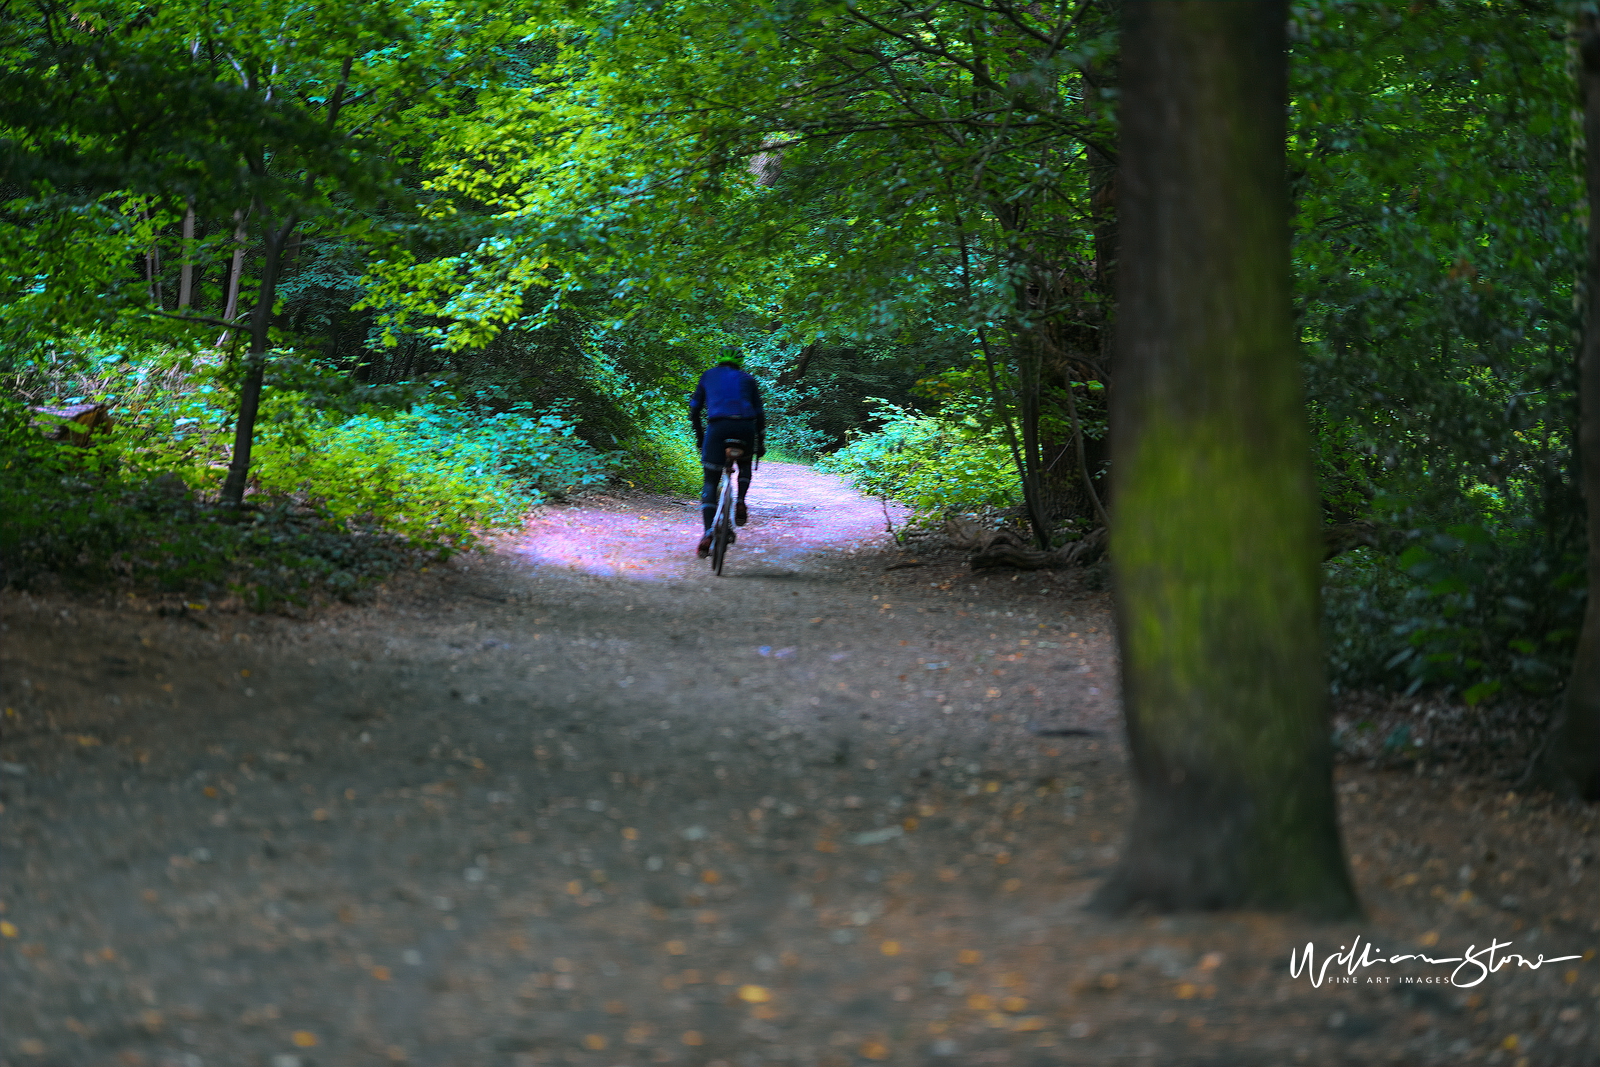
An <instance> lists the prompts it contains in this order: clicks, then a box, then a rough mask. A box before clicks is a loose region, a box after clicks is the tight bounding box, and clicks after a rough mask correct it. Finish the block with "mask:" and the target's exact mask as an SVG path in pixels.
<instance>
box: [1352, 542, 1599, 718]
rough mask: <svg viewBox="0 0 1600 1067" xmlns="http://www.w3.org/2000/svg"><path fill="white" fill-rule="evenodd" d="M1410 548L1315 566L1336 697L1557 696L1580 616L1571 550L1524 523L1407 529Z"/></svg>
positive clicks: (1471, 699)
mask: <svg viewBox="0 0 1600 1067" xmlns="http://www.w3.org/2000/svg"><path fill="white" fill-rule="evenodd" d="M1411 541H1412V543H1411V545H1410V546H1409V547H1407V548H1406V549H1405V550H1404V551H1403V552H1400V553H1399V554H1397V555H1391V554H1384V553H1380V552H1377V551H1374V550H1372V549H1368V548H1362V549H1357V550H1356V551H1354V552H1350V553H1348V554H1346V555H1343V556H1339V557H1337V558H1335V559H1334V560H1332V561H1330V562H1329V563H1328V564H1327V565H1326V566H1325V568H1324V583H1325V584H1324V590H1323V595H1324V605H1325V608H1324V610H1325V616H1326V620H1327V623H1326V629H1327V643H1328V653H1329V666H1330V674H1331V677H1332V681H1333V683H1334V685H1335V687H1336V688H1354V687H1375V688H1385V689H1399V690H1402V691H1405V692H1408V693H1410V692H1416V691H1417V690H1419V689H1424V688H1426V689H1439V690H1445V691H1448V692H1454V693H1457V694H1459V695H1460V696H1461V697H1462V698H1463V699H1464V700H1466V701H1467V702H1468V703H1470V704H1476V703H1479V702H1481V701H1483V700H1486V699H1488V698H1490V697H1492V696H1494V695H1495V694H1496V693H1499V692H1501V691H1503V690H1504V691H1512V690H1515V691H1520V692H1524V693H1533V694H1549V693H1552V692H1554V691H1556V690H1558V689H1559V688H1560V687H1561V685H1562V684H1563V683H1564V682H1565V680H1566V672H1567V670H1568V668H1569V667H1570V665H1571V662H1572V653H1573V648H1574V645H1575V643H1576V638H1577V633H1578V628H1579V626H1580V625H1581V622H1582V617H1583V610H1584V597H1585V591H1584V581H1583V577H1584V576H1583V570H1582V565H1583V560H1582V558H1581V556H1580V555H1579V554H1578V553H1577V552H1576V551H1574V550H1573V549H1572V548H1571V547H1563V546H1562V545H1560V544H1558V543H1553V542H1551V541H1550V540H1549V539H1548V538H1547V537H1545V536H1544V535H1543V534H1542V532H1541V531H1539V530H1537V529H1535V528H1533V526H1532V524H1530V523H1526V522H1524V523H1506V524H1504V525H1498V526H1493V525H1487V524H1483V523H1461V524H1456V525H1452V526H1449V527H1447V528H1444V529H1432V530H1416V531H1413V532H1412V534H1411Z"/></svg>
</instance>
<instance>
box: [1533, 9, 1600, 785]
mask: <svg viewBox="0 0 1600 1067" xmlns="http://www.w3.org/2000/svg"><path fill="white" fill-rule="evenodd" d="M1579 33H1580V37H1579V42H1580V47H1579V54H1580V56H1581V59H1582V67H1581V71H1580V74H1579V78H1580V79H1581V81H1580V84H1581V88H1582V93H1583V139H1584V153H1585V167H1584V170H1585V175H1586V177H1587V184H1588V196H1589V264H1588V266H1589V271H1588V283H1587V290H1588V292H1587V299H1588V304H1587V307H1586V308H1585V316H1584V323H1583V340H1582V343H1581V346H1580V348H1579V351H1578V408H1579V411H1578V449H1577V452H1578V456H1577V459H1578V472H1579V474H1578V476H1579V479H1580V485H1581V486H1582V487H1583V496H1584V501H1585V504H1586V508H1585V511H1586V515H1587V518H1588V525H1589V532H1588V537H1589V568H1588V569H1589V599H1588V604H1587V605H1586V606H1585V608H1584V614H1583V629H1582V630H1581V631H1580V632H1579V634H1578V649H1577V654H1576V655H1574V656H1573V659H1572V674H1571V676H1570V677H1569V678H1568V679H1567V690H1566V692H1565V693H1564V694H1563V699H1562V705H1561V708H1560V710H1559V711H1558V712H1557V715H1556V721H1555V723H1554V724H1553V725H1552V729H1551V734H1550V737H1549V739H1548V740H1547V741H1546V743H1545V746H1544V749H1543V752H1542V755H1541V758H1540V760H1539V765H1538V766H1537V767H1536V768H1535V773H1536V775H1537V777H1538V778H1539V779H1540V780H1541V781H1542V782H1543V783H1544V784H1546V785H1548V786H1550V787H1551V788H1553V789H1555V790H1556V791H1557V792H1560V793H1563V794H1566V795H1568V796H1579V797H1582V798H1583V799H1585V800H1600V19H1597V17H1596V16H1595V15H1593V14H1588V15H1584V16H1583V17H1582V20H1581V22H1580V24H1579Z"/></svg>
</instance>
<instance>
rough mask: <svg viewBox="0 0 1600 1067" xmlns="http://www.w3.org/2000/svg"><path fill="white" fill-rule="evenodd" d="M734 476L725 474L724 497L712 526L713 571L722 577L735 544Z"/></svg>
mask: <svg viewBox="0 0 1600 1067" xmlns="http://www.w3.org/2000/svg"><path fill="white" fill-rule="evenodd" d="M733 505H734V493H733V475H732V474H730V473H728V472H726V471H725V472H723V475H722V495H721V498H720V499H719V501H718V503H717V517H716V518H715V519H714V520H713V521H712V526H711V569H712V570H714V571H716V572H717V574H718V575H719V576H720V575H721V574H722V563H723V560H724V559H726V558H727V555H728V546H729V545H730V544H732V543H733Z"/></svg>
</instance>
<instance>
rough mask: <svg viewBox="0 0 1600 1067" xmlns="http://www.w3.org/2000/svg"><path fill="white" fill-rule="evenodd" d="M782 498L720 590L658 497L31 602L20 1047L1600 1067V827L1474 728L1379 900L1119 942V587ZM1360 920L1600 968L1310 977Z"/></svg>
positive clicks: (14, 767)
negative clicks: (356, 579)
mask: <svg viewBox="0 0 1600 1067" xmlns="http://www.w3.org/2000/svg"><path fill="white" fill-rule="evenodd" d="M751 503H752V507H751V511H752V520H751V524H750V525H749V526H748V527H747V528H746V529H745V530H744V531H743V532H742V533H741V537H740V540H739V543H738V544H737V545H736V546H735V547H734V549H733V550H732V552H731V553H730V556H729V560H728V565H727V574H726V576H725V577H722V578H720V579H719V578H716V577H714V576H713V575H711V573H710V572H709V569H708V568H707V567H706V566H705V564H704V563H703V562H700V561H697V560H695V559H694V557H693V551H692V546H693V543H694V541H695V539H696V534H697V533H698V525H697V518H698V517H697V515H696V505H695V503H694V502H692V501H686V500H682V499H678V498H664V497H656V496H646V495H630V496H623V497H613V498H609V499H608V498H590V499H589V500H587V501H584V502H581V503H580V504H577V505H573V506H567V507H552V508H548V509H546V510H544V511H543V512H542V513H540V514H539V515H537V516H535V517H534V519H533V521H531V522H530V523H529V525H528V526H527V527H526V528H525V529H523V530H521V531H519V532H518V533H517V534H515V535H514V536H508V537H507V538H505V539H504V540H502V541H501V542H500V543H499V544H498V545H497V546H495V548H494V550H493V551H491V552H486V553H480V554H476V555H473V556H470V557H460V558H458V559H457V560H456V561H454V562H453V563H452V564H450V565H447V566H444V567H436V568H434V569H433V570H432V571H430V572H428V573H425V574H421V575H413V576H411V577H409V578H405V579H401V580H396V581H394V582H392V583H390V584H389V586H388V587H387V588H385V589H384V590H382V591H381V593H380V594H379V595H378V597H377V598H376V599H375V600H373V601H372V602H370V603H368V604H366V605H363V606H359V607H355V606H338V607H334V608H328V609H323V610H320V611H318V612H316V613H313V614H312V615H311V616H310V617H308V618H306V619H300V620H293V619H283V618H265V617H260V616H252V615H246V614H224V613H219V612H216V611H204V610H199V609H180V610H179V611H178V612H177V613H175V614H174V613H170V611H169V613H168V614H159V613H158V612H157V610H156V608H157V607H159V606H160V605H154V604H151V603H148V602H145V601H141V600H138V599H124V600H122V601H120V602H118V603H115V604H111V603H107V602H103V601H97V602H91V601H89V600H86V599H83V598H71V597H68V596H65V595H59V596H57V595H52V596H47V597H40V596H29V595H23V594H17V593H5V594H3V595H0V611H3V616H0V621H3V624H4V632H3V640H4V648H3V654H4V663H3V666H4V672H3V676H0V699H3V703H4V707H5V711H4V714H5V719H4V727H5V734H4V739H3V751H0V759H3V760H4V762H3V764H0V788H3V797H0V799H3V803H4V807H3V814H0V910H3V913H0V935H3V937H0V981H3V983H4V985H3V990H4V992H3V996H0V1062H3V1063H5V1064H14V1065H22V1067H33V1065H71V1067H92V1065H101V1064H104V1065H108V1067H109V1065H117V1067H139V1065H147V1067H167V1065H171V1067H223V1065H229V1067H232V1065H248V1067H297V1065H298V1067H345V1065H350V1067H356V1065H366V1064H418V1065H424V1064H425V1065H439V1067H477V1065H483V1067H490V1065H506V1067H523V1065H545V1064H551V1065H555V1064H563V1065H565V1064H571V1065H596V1067H604V1065H610V1064H677V1065H690V1067H699V1065H708V1064H723V1065H737V1067H755V1065H769V1064H770V1065H797V1067H798V1065H810V1064H827V1065H849V1064H875V1063H886V1064H904V1065H922V1064H929V1065H941V1064H951V1065H955V1064H960V1065H977V1064H1018V1065H1051V1064H1158V1065H1159V1064H1218V1065H1224V1064H1226V1065H1230V1067H1234V1065H1251V1064H1259V1065H1269V1064H1295V1063H1305V1064H1316V1065H1324V1064H1387V1063H1397V1064H1463V1063H1486V1064H1506V1065H1507V1067H1514V1065H1516V1064H1530V1065H1531V1064H1542V1065H1553V1067H1574V1065H1594V1064H1600V1018H1597V1011H1600V962H1597V961H1596V959H1595V947H1596V945H1597V943H1600V864H1597V862H1596V854H1597V852H1600V846H1597V843H1596V826H1597V815H1596V812H1595V809H1594V808H1593V807H1589V808H1584V807H1582V806H1577V805H1567V804H1562V803H1557V802H1554V801H1552V800H1551V799H1549V798H1545V797H1540V796H1537V795H1535V796H1519V795H1517V794H1516V793H1515V792H1513V791H1512V789H1511V788H1510V785H1509V784H1508V782H1507V781H1505V780H1503V779H1502V778H1500V777H1497V776H1495V774H1494V773H1492V771H1488V770H1472V769H1471V768H1469V767H1467V765H1466V764H1464V763H1462V762H1460V761H1459V760H1457V761H1456V762H1450V760H1448V759H1443V757H1442V756H1441V757H1440V759H1442V760H1443V761H1442V762H1441V761H1437V760H1436V761H1435V762H1432V763H1431V764H1430V763H1429V762H1428V760H1427V758H1426V756H1423V758H1421V759H1418V758H1415V757H1416V756H1417V755H1421V754H1422V753H1424V752H1435V751H1437V752H1439V753H1445V752H1446V748H1447V746H1445V745H1444V740H1445V738H1444V734H1445V732H1447V731H1446V729H1445V725H1444V724H1446V723H1447V722H1448V721H1452V720H1451V715H1452V714H1457V713H1456V712H1450V711H1449V709H1443V710H1442V711H1441V713H1440V714H1439V715H1434V716H1431V717H1430V716H1428V715H1422V716H1421V718H1419V719H1418V721H1419V722H1421V721H1423V720H1426V721H1427V722H1429V723H1431V724H1432V726H1431V727H1430V728H1436V729H1437V730H1438V731H1439V733H1440V736H1439V739H1438V745H1435V742H1434V740H1430V739H1429V738H1426V737H1423V736H1422V735H1421V733H1419V734H1418V736H1417V737H1416V738H1414V739H1413V738H1412V737H1411V735H1410V734H1407V735H1406V737H1405V738H1403V739H1402V742H1403V743H1409V744H1411V745H1413V746H1415V747H1417V749H1418V752H1417V753H1413V756H1412V758H1409V759H1408V762H1407V764H1406V767H1407V769H1404V770H1398V769H1385V768H1384V766H1383V765H1381V764H1379V763H1376V762H1373V761H1360V762H1344V763H1341V765H1340V766H1339V768H1338V772H1337V789H1338V792H1339V795H1340V798H1341V809H1342V817H1343V820H1344V828H1345V835H1346V844H1347V847H1348V851H1349V852H1350V853H1351V861H1352V864H1353V869H1354V872H1355V877H1356V880H1357V882H1358V884H1359V888H1360V891H1361V894H1362V897H1363V899H1364V901H1365V902H1366V906H1367V908H1368V912H1369V915H1368V918H1367V919H1366V920H1365V921H1362V922H1357V923H1343V924H1314V923H1309V922H1304V921H1300V920H1296V919H1290V918H1285V917H1281V916H1269V915H1258V914H1219V915H1184V916H1176V917H1154V916H1151V917H1135V918H1126V919H1110V918H1106V917H1104V916H1101V915H1098V914H1095V913H1092V912H1090V911H1088V910H1086V908H1085V903H1086V901H1087V900H1088V898H1089V896H1090V894H1091V892H1092V891H1093V889H1094V888H1095V886H1096V885H1097V884H1098V882H1099V881H1100V880H1101V879H1102V878H1103V877H1104V875H1105V874H1106V873H1107V871H1108V870H1109V869H1110V867H1111V866H1112V864H1113V863H1114V861H1115V859H1116V856H1117V851H1118V847H1119V841H1120V839H1121V836H1122V834H1123V832H1124V827H1125V825H1126V823H1127V820H1128V816H1129V811H1130V805H1131V795H1130V790H1129V784H1128V780H1127V771H1126V764H1125V753H1124V748H1123V744H1122V741H1121V732H1120V731H1121V727H1120V724H1119V707H1118V700H1117V685H1116V678H1117V667H1116V662H1115V655H1114V642H1113V637H1112V633H1111V621H1110V615H1109V611H1108V601H1107V597H1106V594H1105V593H1104V592H1100V591H1095V590H1093V589H1090V588H1087V586H1088V585H1091V584H1093V583H1092V582H1086V581H1085V580H1084V575H1083V574H1082V572H1078V573H1074V574H1063V575H1050V574H1040V573H1031V574H1020V575H1013V574H1011V573H1003V574H990V575H973V574H971V573H969V572H968V571H967V570H966V568H965V564H964V560H963V557H962V556H961V555H960V554H958V553H956V552H953V551H951V552H944V553H940V552H937V551H932V550H930V551H928V552H927V553H926V554H924V555H921V556H917V557H915V558H913V557H912V556H911V555H910V554H909V553H908V552H905V551H903V550H901V549H898V548H896V547H895V546H894V545H893V544H892V543H891V542H890V541H889V540H888V539H887V538H886V537H885V536H884V533H883V531H884V522H885V517H886V514H885V512H884V510H883V508H882V506H881V505H880V504H879V503H878V502H876V501H869V500H864V499H861V498H859V497H856V496H855V495H853V494H852V493H850V492H849V491H848V490H847V489H845V488H844V487H843V486H842V485H841V484H839V483H838V482H837V481H835V480H834V479H832V478H830V477H828V476H826V475H823V474H819V473H817V472H814V471H811V470H808V469H806V468H803V467H798V466H788V465H783V464H770V465H768V466H766V467H764V468H763V469H762V470H761V471H760V472H759V473H758V475H757V480H756V486H755V488H754V490H753V491H752V495H751ZM897 521H898V520H897ZM167 607H168V608H170V607H171V605H167ZM1347 710H1348V709H1347ZM1380 710H1381V709H1380ZM1391 710H1392V709H1391ZM1416 710H1417V711H1418V713H1419V714H1420V712H1421V707H1420V702H1417V706H1416ZM1431 710H1440V709H1431ZM1352 714H1366V713H1364V712H1359V710H1358V712H1354V713H1352ZM1457 718H1458V719H1459V718H1461V716H1459V715H1457ZM1053 731H1054V732H1053ZM1066 731H1076V732H1075V733H1066ZM1392 736H1393V735H1392V734H1391V735H1390V740H1392ZM1418 740H1422V741H1424V742H1425V745H1422V746H1417V745H1416V741H1418ZM1452 758H1453V757H1452ZM1358 937H1359V938H1361V941H1360V942H1359V944H1361V945H1363V946H1365V945H1366V944H1368V943H1370V944H1371V945H1372V946H1373V949H1372V955H1371V956H1369V957H1367V959H1368V960H1369V961H1370V960H1371V959H1373V958H1376V957H1387V956H1388V955H1390V954H1394V953H1402V952H1403V953H1408V954H1411V953H1424V954H1428V955H1431V956H1433V957H1435V958H1444V957H1460V956H1462V955H1463V952H1464V951H1466V950H1468V949H1469V947H1471V948H1473V949H1474V950H1475V951H1477V952H1479V953H1481V951H1482V950H1483V949H1484V948H1485V947H1487V946H1488V945H1490V943H1491V942H1493V941H1498V942H1499V944H1500V947H1499V948H1498V949H1497V950H1496V956H1495V962H1496V963H1498V962H1499V960H1500V958H1501V957H1502V956H1503V955H1504V953H1505V952H1507V951H1510V952H1517V953H1522V954H1524V955H1526V956H1528V957H1529V958H1530V959H1535V958H1537V957H1538V956H1539V954H1541V953H1542V954H1543V955H1544V956H1546V957H1556V956H1578V957H1580V958H1578V959H1573V960H1568V961H1564V962H1561V963H1547V964H1546V965H1545V966H1543V967H1542V968H1541V969H1538V970H1530V969H1527V968H1524V967H1521V966H1518V965H1517V964H1516V963H1515V962H1513V964H1512V965H1511V966H1509V967H1506V968H1505V969H1503V970H1498V971H1496V972H1495V973H1492V974H1489V975H1487V977H1483V976H1482V975H1481V974H1480V973H1479V971H1478V970H1477V969H1476V968H1474V967H1473V966H1472V965H1471V964H1465V965H1462V967H1463V969H1460V970H1456V967H1457V965H1456V964H1451V963H1445V964H1438V965H1429V964H1427V963H1423V962H1419V961H1418V960H1412V961H1410V962H1404V963H1397V964H1390V963H1376V964H1373V965H1371V966H1366V967H1361V966H1357V965H1354V964H1353V965H1351V966H1350V967H1345V966H1341V965H1337V964H1336V965H1334V966H1333V967H1331V968H1330V969H1328V970H1327V972H1326V978H1325V979H1324V980H1323V981H1321V982H1320V984H1314V983H1313V981H1312V980H1311V979H1310V976H1309V974H1308V973H1307V972H1302V973H1301V974H1300V975H1299V977H1293V976H1292V975H1291V966H1290V958H1291V952H1292V951H1296V950H1299V951H1304V949H1305V946H1306V945H1307V944H1308V943H1310V944H1311V945H1313V946H1314V949H1315V954H1316V967H1317V969H1318V971H1319V972H1320V971H1321V969H1322V967H1323V961H1324V958H1325V957H1326V956H1328V955H1329V954H1331V953H1334V952H1337V951H1338V950H1339V949H1340V948H1341V947H1343V946H1348V945H1352V944H1357V943H1358V942H1356V940H1355V939H1356V938H1358ZM1508 943H1509V945H1510V947H1509V948H1507V947H1506V946H1507V944H1508ZM1477 958H1479V959H1483V958H1484V957H1483V956H1481V955H1479V956H1478V957H1477ZM1352 971H1353V974H1352V973H1351V972H1352ZM1452 973H1454V975H1455V979H1456V981H1457V982H1458V983H1467V982H1471V981H1472V980H1473V979H1476V978H1480V977H1482V978H1483V980H1482V981H1480V982H1477V983H1475V984H1472V985H1466V984H1451V976H1452ZM1411 978H1415V979H1419V980H1418V981H1407V979H1411Z"/></svg>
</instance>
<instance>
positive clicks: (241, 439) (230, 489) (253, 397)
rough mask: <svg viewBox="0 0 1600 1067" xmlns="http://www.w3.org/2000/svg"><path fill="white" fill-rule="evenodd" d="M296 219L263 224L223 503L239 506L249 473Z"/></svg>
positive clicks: (223, 489) (223, 488)
mask: <svg viewBox="0 0 1600 1067" xmlns="http://www.w3.org/2000/svg"><path fill="white" fill-rule="evenodd" d="M296 222H297V220H296V219H295V218H294V217H293V216H291V217H290V218H289V219H288V221H286V222H285V223H284V224H283V225H282V226H281V227H278V228H276V229H274V228H273V227H272V226H271V225H270V223H269V224H268V225H266V226H264V227H263V228H262V237H263V243H264V244H265V250H264V254H263V256H262V263H261V283H260V287H259V289H258V291H257V294H256V306H255V307H254V308H252V309H251V311H250V352H249V354H248V355H247V356H246V357H245V358H246V362H245V368H244V379H243V381H242V382H241V383H240V387H239V417H238V420H237V421H236V422H235V424H234V428H233V461H232V462H230V463H229V464H228V478H227V480H226V481H225V482H223V484H222V503H223V504H225V505H227V506H229V507H235V508H236V507H238V506H239V505H240V504H242V503H244V489H245V483H246V482H247V481H248V479H249V475H250V452H251V449H252V448H253V447H254V444H255V433H256V415H257V413H258V412H259V411H260V409H261V385H262V382H263V380H264V379H265V377H266V369H267V351H268V349H269V347H270V345H271V340H270V335H271V328H272V306H273V304H275V303H276V302H277V296H278V275H279V273H280V271H281V269H282V266H283V252H284V247H285V246H286V245H287V244H288V242H289V239H290V235H291V234H293V233H294V228H295V224H296Z"/></svg>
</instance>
